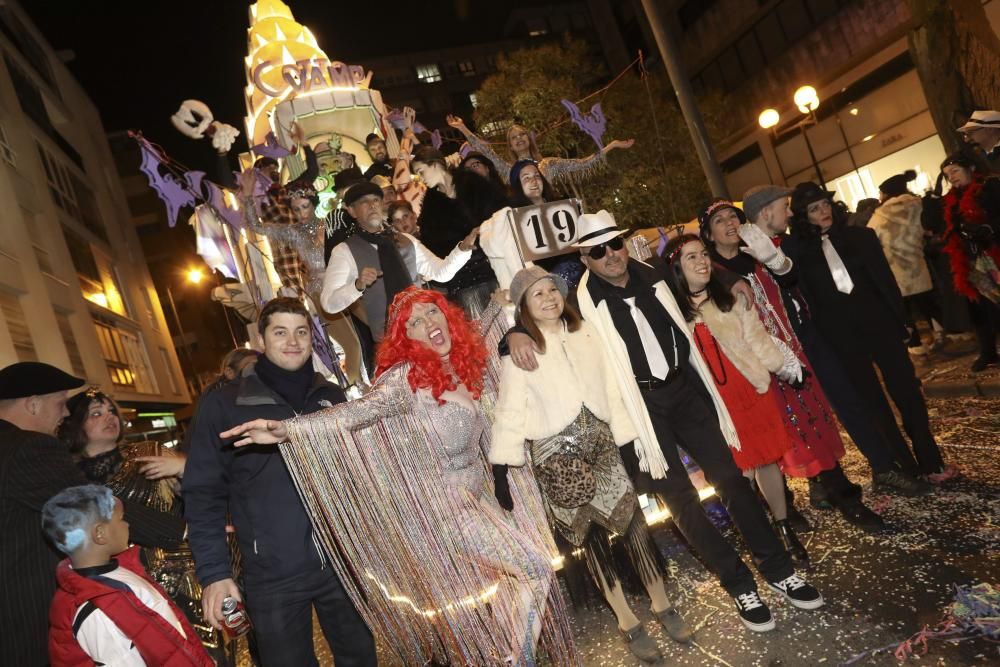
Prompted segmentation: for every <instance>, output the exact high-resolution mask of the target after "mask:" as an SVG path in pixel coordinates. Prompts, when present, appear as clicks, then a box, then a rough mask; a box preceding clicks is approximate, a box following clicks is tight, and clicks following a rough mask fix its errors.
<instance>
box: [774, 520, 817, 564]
mask: <svg viewBox="0 0 1000 667" xmlns="http://www.w3.org/2000/svg"><path fill="white" fill-rule="evenodd" d="M774 527H775V528H777V529H778V535H779V536H780V537H781V543H782V544H784V545H785V550H786V551H787V552H788V554H789V555H790V556H791V557H792V562H793V563H795V569H796V570H808V569H809V553H808V552H807V551H806V548H805V547H804V546H802V542H800V541H799V537H798V535H796V534H795V531H794V530H793V529H792V526H791V524H790V523H789V522H788V519H785V520H784V521H775V522H774Z"/></svg>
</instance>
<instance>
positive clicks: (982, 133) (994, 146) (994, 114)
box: [957, 109, 1000, 166]
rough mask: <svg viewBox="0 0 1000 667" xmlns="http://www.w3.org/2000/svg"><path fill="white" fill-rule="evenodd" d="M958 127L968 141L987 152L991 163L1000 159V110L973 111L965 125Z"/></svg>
mask: <svg viewBox="0 0 1000 667" xmlns="http://www.w3.org/2000/svg"><path fill="white" fill-rule="evenodd" d="M957 129H958V131H959V132H961V133H962V136H963V137H965V141H966V142H967V143H970V144H972V145H973V146H975V147H977V148H979V149H980V150H982V151H983V152H984V153H986V158H987V159H988V160H989V161H990V162H991V163H992V162H993V161H994V160H997V159H1000V111H993V110H990V109H983V110H979V111H973V112H972V115H971V116H969V120H968V121H966V123H965V125H963V126H962V127H960V128H957ZM991 166H992V164H991Z"/></svg>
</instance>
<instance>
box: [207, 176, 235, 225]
mask: <svg viewBox="0 0 1000 667" xmlns="http://www.w3.org/2000/svg"><path fill="white" fill-rule="evenodd" d="M206 183H208V202H207V203H208V205H209V206H211V207H212V210H214V211H215V214H216V215H217V216H218V217H219V219H220V220H222V221H223V222H225V223H226V224H228V225H229V226H230V227H232V228H233V229H234V230H236V231H240V230H241V229H243V226H244V225H243V211H241V210H240V209H238V208H236V209H232V208H229V207H228V206H227V205H226V198H225V196H224V195H223V192H222V188H220V187H219V186H218V185H216V184H215V183H212V182H211V181H206Z"/></svg>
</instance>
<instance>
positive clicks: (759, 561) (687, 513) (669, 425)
mask: <svg viewBox="0 0 1000 667" xmlns="http://www.w3.org/2000/svg"><path fill="white" fill-rule="evenodd" d="M700 385H701V380H700V379H699V378H698V377H697V376H695V375H694V371H693V370H690V369H686V370H685V371H684V372H683V373H682V374H681V376H680V377H679V378H677V379H676V380H674V381H673V382H671V383H670V384H667V385H666V386H663V387H660V388H659V389H656V390H653V391H644V392H643V398H644V399H645V402H646V409H647V410H648V411H649V416H650V419H651V421H652V423H653V429H654V431H655V432H656V439H657V440H658V441H659V443H660V447H661V448H662V449H663V455H664V457H665V458H666V460H667V465H668V470H667V475H666V477H665V478H663V479H654V480H652V481H651V482H648V487H647V488H649V489H650V490H651V491H652V492H653V493H656V494H657V495H659V496H660V497H662V498H663V500H664V502H666V504H667V507H668V508H669V509H670V514H671V515H672V516H673V517H674V524H675V525H676V526H677V528H678V529H679V530H680V531H681V534H683V535H684V537H685V539H687V541H688V543H689V544H690V545H691V547H692V548H693V549H694V550H695V551H696V552H698V554H699V555H700V556H701V558H702V559H703V560H704V561H705V563H706V564H707V565H708V567H709V568H710V569H711V570H712V571H713V572H714V573H715V574H716V575H717V576H718V577H719V580H720V583H721V584H722V587H723V588H724V589H726V592H727V593H729V595H731V596H734V597H735V596H737V595H740V594H743V593H748V592H750V591H753V590H756V589H757V585H756V583H755V582H754V578H753V573H752V572H750V569H749V568H748V567H747V566H746V564H745V563H744V562H743V561H742V559H740V556H739V554H737V553H736V550H735V549H734V548H733V547H732V545H730V544H729V542H727V541H726V539H725V538H724V537H723V536H722V534H721V533H720V532H719V530H718V528H716V527H715V525H713V524H712V522H711V520H710V519H709V518H708V515H707V514H705V509H704V508H703V507H702V505H701V500H699V498H698V491H697V490H696V489H695V488H694V486H693V485H692V484H691V480H690V479H689V478H688V474H687V471H686V470H685V469H684V464H683V463H682V462H681V459H680V454H679V453H678V452H677V445H680V446H681V447H683V448H684V450H685V451H687V453H688V454H690V455H691V457H692V458H694V460H695V461H697V463H698V465H699V466H701V469H702V471H703V472H704V473H705V479H707V480H708V481H709V483H710V484H712V486H714V487H715V491H716V493H717V494H718V495H719V498H720V499H721V500H722V504H723V505H724V506H725V508H726V511H728V512H729V515H730V516H731V517H732V519H733V522H734V523H735V524H736V527H737V528H738V529H739V531H740V533H741V534H742V535H743V539H744V540H745V541H746V543H747V546H748V547H749V548H750V552H751V553H752V554H753V557H754V561H755V562H756V565H757V569H758V570H759V571H760V573H761V575H763V576H764V578H765V579H767V580H768V581H770V582H777V581H781V580H782V579H785V578H786V577H789V576H791V575H792V574H793V572H794V569H793V567H792V561H791V559H790V558H789V556H788V552H786V551H785V549H784V547H783V546H782V545H781V542H780V541H778V538H777V536H776V535H775V534H774V531H773V530H772V529H771V524H770V523H769V522H768V520H767V516H766V515H765V514H764V508H763V507H761V504H760V501H759V500H758V499H757V494H756V493H754V492H753V489H751V487H750V482H749V480H747V478H746V477H744V476H743V473H742V472H740V469H739V468H737V467H736V462H735V461H733V455H732V454H731V453H730V451H729V445H728V444H726V441H725V439H724V438H723V437H722V432H721V431H720V430H719V421H718V417H717V415H716V413H715V408H714V407H713V406H712V405H711V403H709V401H708V398H707V397H706V396H705V395H704V388H703V387H701V386H700Z"/></svg>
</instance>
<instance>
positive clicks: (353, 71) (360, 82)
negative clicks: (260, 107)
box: [251, 59, 370, 97]
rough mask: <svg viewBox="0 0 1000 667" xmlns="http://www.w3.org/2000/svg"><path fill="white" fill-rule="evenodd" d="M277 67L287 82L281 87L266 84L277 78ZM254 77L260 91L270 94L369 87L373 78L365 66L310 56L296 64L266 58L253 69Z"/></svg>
mask: <svg viewBox="0 0 1000 667" xmlns="http://www.w3.org/2000/svg"><path fill="white" fill-rule="evenodd" d="M275 68H278V69H279V70H280V73H281V79H280V80H281V81H282V82H283V83H284V84H285V85H284V86H282V87H280V88H275V87H272V86H269V85H268V84H267V83H265V79H267V80H269V81H274V80H275V77H273V76H272V72H273V70H274V69H275ZM251 78H252V79H253V83H254V86H256V88H257V90H259V91H260V92H262V93H264V94H265V95H268V96H270V97H281V96H282V95H284V94H285V92H286V91H287V90H288V89H289V88H291V89H292V90H293V91H295V92H296V93H297V94H302V93H308V92H310V91H318V90H326V89H330V88H367V87H368V81H369V78H370V77H369V76H368V75H366V74H365V68H364V67H362V66H361V65H345V64H344V63H342V62H338V61H333V62H330V61H328V60H322V59H315V60H314V59H308V60H299V61H297V62H295V63H294V64H291V63H284V64H282V63H275V62H273V61H271V60H265V61H264V62H262V63H259V64H258V65H257V66H256V67H254V68H253V72H251Z"/></svg>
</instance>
